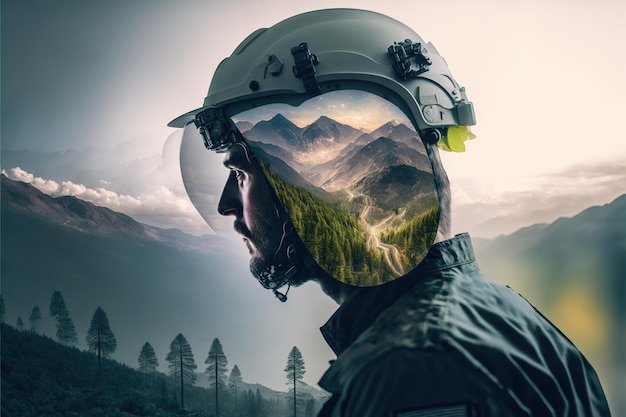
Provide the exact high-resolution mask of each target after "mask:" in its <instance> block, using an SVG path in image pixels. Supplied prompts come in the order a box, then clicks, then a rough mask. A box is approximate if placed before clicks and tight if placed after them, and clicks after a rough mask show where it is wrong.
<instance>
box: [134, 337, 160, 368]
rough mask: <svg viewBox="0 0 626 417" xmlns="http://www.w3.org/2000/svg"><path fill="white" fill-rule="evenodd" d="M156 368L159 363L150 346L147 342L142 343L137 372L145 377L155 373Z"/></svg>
mask: <svg viewBox="0 0 626 417" xmlns="http://www.w3.org/2000/svg"><path fill="white" fill-rule="evenodd" d="M158 366H159V361H158V360H157V357H156V354H155V353H154V349H153V348H152V345H151V344H150V343H148V342H146V343H144V345H143V347H142V348H141V352H140V353H139V372H142V373H144V374H146V375H147V374H152V373H155V372H156V369H157V367H158Z"/></svg>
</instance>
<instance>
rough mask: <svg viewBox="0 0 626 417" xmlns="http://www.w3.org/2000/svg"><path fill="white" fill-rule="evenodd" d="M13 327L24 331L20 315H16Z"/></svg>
mask: <svg viewBox="0 0 626 417" xmlns="http://www.w3.org/2000/svg"><path fill="white" fill-rule="evenodd" d="M15 328H16V329H17V330H18V331H20V332H21V331H24V322H23V321H22V317H20V316H17V320H16V321H15Z"/></svg>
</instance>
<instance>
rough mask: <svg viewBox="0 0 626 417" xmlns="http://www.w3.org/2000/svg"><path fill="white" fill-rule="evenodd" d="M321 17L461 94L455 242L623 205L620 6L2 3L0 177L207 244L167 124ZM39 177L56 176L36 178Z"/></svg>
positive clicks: (625, 8) (450, 158) (153, 0)
mask: <svg viewBox="0 0 626 417" xmlns="http://www.w3.org/2000/svg"><path fill="white" fill-rule="evenodd" d="M326 7H358V8H367V9H372V10H375V11H378V12H381V13H384V14H387V15H389V16H391V17H394V18H396V19H398V20H401V21H403V22H404V23H406V24H408V25H409V26H411V27H412V28H413V29H414V30H415V31H416V32H417V33H419V34H420V35H421V36H422V37H423V38H424V39H425V40H426V41H431V42H433V44H434V45H435V46H436V47H437V49H438V50H439V52H440V53H441V54H442V56H443V57H444V58H445V59H446V61H447V62H448V65H449V66H450V68H451V71H452V74H453V75H454V76H455V78H456V79H457V81H458V82H459V83H460V84H461V85H462V86H465V87H466V89H467V94H468V96H469V98H470V100H471V101H473V103H474V107H475V110H476V116H477V121H478V124H477V126H475V127H474V128H473V129H472V130H473V132H474V133H475V134H476V135H477V139H476V140H474V141H472V142H469V143H468V151H467V152H466V153H464V154H445V155H444V163H445V164H446V167H447V169H448V172H449V174H450V177H451V180H452V184H453V192H454V194H453V198H454V209H455V212H454V219H455V225H454V229H455V231H457V232H461V231H466V230H469V231H471V232H474V234H475V235H478V236H494V235H497V234H498V233H509V232H512V231H514V230H515V229H516V228H518V227H521V226H526V225H530V224H533V223H536V222H548V221H553V220H554V219H556V218H557V217H558V216H571V215H574V214H576V213H578V212H579V211H581V210H582V209H584V208H586V207H588V206H590V205H594V204H604V203H608V202H609V201H611V200H612V199H614V198H615V197H617V196H618V195H620V194H622V193H624V192H626V186H624V184H626V178H625V177H626V163H625V162H624V161H625V160H626V140H625V139H626V138H624V136H625V135H624V130H623V127H622V125H621V123H622V120H623V119H622V117H623V112H624V110H625V109H626V105H625V104H624V98H625V97H626V83H624V82H623V80H622V77H623V76H624V74H626V55H625V54H624V53H623V45H624V41H626V29H625V26H624V23H623V18H624V16H626V2H624V1H621V0H596V1H593V2H592V1H580V0H573V1H572V0H558V1H557V0H553V1H549V0H548V1H546V0H541V1H538V0H537V1H529V0H524V1H521V0H520V1H507V2H503V1H496V0H493V1H487V0H480V1H472V2H468V1H460V0H459V1H445V0H442V1H437V2H433V1H429V2H426V1H421V2H420V1H394V0H388V1H384V2H382V1H378V0H372V1H367V0H355V1H341V2H340V1H330V0H318V1H316V2H314V3H302V2H295V1H286V0H282V1H265V2H258V1H253V0H249V1H247V0H245V1H237V0H235V1H229V2H226V1H221V0H220V1H217V0H203V1H200V0H198V1H191V0H179V1H173V0H171V1H164V0H134V1H127V0H123V1H122V0H109V1H106V2H100V3H98V2H95V1H90V2H85V1H82V0H61V1H55V2H50V1H44V0H38V1H32V0H8V1H7V0H2V27H1V30H2V34H1V35H2V37H1V38H2V45H1V46H2V48H1V49H2V61H1V62H2V102H1V104H2V107H1V111H2V125H1V141H2V143H1V146H2V152H3V157H2V169H3V170H4V171H5V172H7V174H9V175H10V176H11V177H12V178H16V179H22V180H27V181H31V182H34V183H35V184H36V185H38V186H39V187H40V188H41V189H43V190H45V191H47V192H49V193H51V194H53V195H60V194H73V195H77V196H79V197H80V198H83V199H85V200H89V201H93V202H95V203H96V204H100V205H105V206H108V207H110V208H113V209H115V210H118V211H123V212H125V213H128V214H130V215H132V216H133V217H135V218H136V219H138V220H140V221H143V222H145V223H150V224H155V225H158V226H176V227H180V228H182V229H184V230H187V231H193V232H196V233H200V232H203V231H206V230H207V229H206V228H203V227H202V226H201V220H200V218H199V216H197V214H194V210H193V207H192V206H191V204H190V203H189V201H188V200H187V198H186V196H185V193H184V190H183V188H182V186H181V184H180V182H179V181H178V175H179V174H178V173H177V170H176V141H177V138H176V133H175V131H174V129H171V128H168V127H166V125H167V123H168V122H169V121H170V120H171V119H173V118H175V117H176V116H178V115H179V114H182V113H184V112H186V111H188V110H191V109H193V108H196V107H199V106H200V105H201V104H202V100H203V98H204V96H205V95H206V91H207V88H208V85H209V82H210V79H211V75H212V73H213V71H214V70H215V68H216V66H217V64H218V63H219V62H220V61H221V59H223V58H224V57H226V56H228V55H229V54H230V53H231V52H232V51H233V50H234V48H235V47H236V46H237V44H238V43H239V42H240V41H241V40H243V39H244V38H245V37H246V36H247V35H248V34H250V33H251V32H252V31H253V30H255V29H257V28H259V27H267V26H271V25H272V24H274V23H276V22H278V21H279V20H282V19H283V18H286V17H288V16H291V15H293V14H296V13H299V12H303V11H307V10H310V9H311V8H326ZM172 134H174V136H173V137H172V139H171V140H169V141H167V139H168V137H170V135H172ZM71 149H73V150H75V151H70V150H71ZM18 150H29V151H37V152H43V153H45V155H43V156H41V157H40V158H35V157H25V159H24V161H28V162H24V163H21V164H20V165H21V166H20V169H19V170H18V169H16V168H17V167H16V166H13V165H11V164H10V165H7V163H8V162H7V161H9V160H10V161H13V160H14V159H9V155H13V156H14V155H15V152H13V153H11V152H9V151H18ZM5 154H6V157H5ZM22 155H24V154H23V153H22ZM28 155H31V154H28ZM77 155H78V156H77ZM72 158H74V159H72ZM77 158H78V159H77ZM46 161H59V169H58V170H57V171H54V170H52V171H51V170H50V169H48V170H47V171H45V172H46V173H47V174H46V175H44V174H42V172H44V170H43V166H44V164H45V163H46ZM55 163H56V162H55ZM61 165H62V168H61ZM51 172H54V174H52V173H51ZM316 375H317V376H319V374H314V375H311V376H309V378H311V379H310V382H312V383H314V382H316Z"/></svg>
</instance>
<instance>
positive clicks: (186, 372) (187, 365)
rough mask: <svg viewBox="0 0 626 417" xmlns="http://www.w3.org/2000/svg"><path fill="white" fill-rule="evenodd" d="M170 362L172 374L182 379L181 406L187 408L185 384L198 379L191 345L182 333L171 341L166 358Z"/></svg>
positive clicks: (169, 366) (169, 367) (175, 377)
mask: <svg viewBox="0 0 626 417" xmlns="http://www.w3.org/2000/svg"><path fill="white" fill-rule="evenodd" d="M165 360H167V361H168V362H169V365H168V369H169V371H170V375H171V376H172V377H174V379H175V380H178V381H180V408H181V409H184V408H185V391H184V385H185V384H190V385H191V384H193V383H194V381H195V380H196V374H195V372H194V369H196V368H197V366H196V363H195V361H194V359H193V353H192V352H191V346H190V345H189V343H188V342H187V339H185V336H183V335H182V333H179V334H178V336H176V337H175V338H174V340H172V343H170V352H169V353H168V354H167V357H166V358H165Z"/></svg>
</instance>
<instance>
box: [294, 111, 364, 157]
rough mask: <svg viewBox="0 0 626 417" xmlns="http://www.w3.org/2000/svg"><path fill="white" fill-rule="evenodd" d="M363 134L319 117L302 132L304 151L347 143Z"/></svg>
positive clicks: (324, 117)
mask: <svg viewBox="0 0 626 417" xmlns="http://www.w3.org/2000/svg"><path fill="white" fill-rule="evenodd" d="M362 133H363V132H362V131H360V130H358V129H355V128H353V127H351V126H348V125H345V124H342V123H339V122H337V121H335V120H332V119H330V118H328V117H326V116H321V117H320V118H318V119H317V120H316V121H315V122H313V123H311V124H310V125H309V126H307V127H306V128H305V129H304V130H303V131H302V139H303V141H304V146H305V150H308V149H311V148H314V147H320V145H321V146H322V147H323V146H324V145H327V144H329V143H333V144H335V143H348V142H351V141H353V140H354V138H356V137H357V136H359V135H361V134H362Z"/></svg>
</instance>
